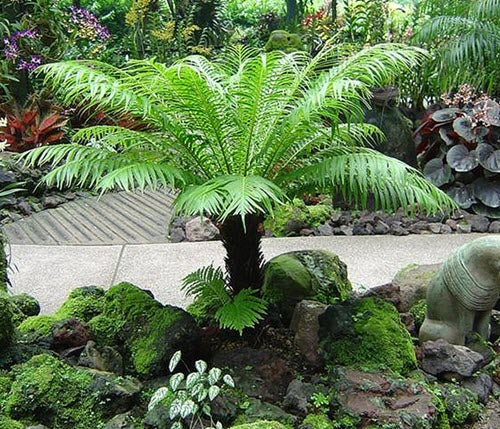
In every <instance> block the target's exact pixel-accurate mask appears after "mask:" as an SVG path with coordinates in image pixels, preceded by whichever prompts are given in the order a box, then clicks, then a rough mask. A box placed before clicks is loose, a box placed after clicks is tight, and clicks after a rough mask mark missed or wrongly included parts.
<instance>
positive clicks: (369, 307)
mask: <svg viewBox="0 0 500 429" xmlns="http://www.w3.org/2000/svg"><path fill="white" fill-rule="evenodd" d="M319 323H320V339H321V346H322V349H323V351H324V358H325V363H326V364H327V365H343V366H349V367H354V368H360V369H361V368H362V369H373V370H383V369H387V370H392V371H394V372H396V373H400V374H406V373H408V372H409V371H411V370H413V369H415V368H416V362H417V361H416V356H415V349H414V347H413V343H412V339H411V337H410V334H409V333H408V331H407V330H406V328H405V326H404V325H403V324H402V323H401V321H400V318H399V314H398V312H397V310H396V308H395V307H394V306H393V305H392V304H390V303H388V302H386V301H382V300H379V299H375V298H357V299H351V300H348V301H346V302H343V303H340V304H334V305H331V306H329V307H328V308H327V310H326V311H325V312H324V313H323V314H322V315H321V316H319Z"/></svg>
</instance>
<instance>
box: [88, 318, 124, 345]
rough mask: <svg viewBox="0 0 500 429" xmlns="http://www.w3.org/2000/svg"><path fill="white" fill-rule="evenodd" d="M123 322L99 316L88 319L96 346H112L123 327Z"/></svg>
mask: <svg viewBox="0 0 500 429" xmlns="http://www.w3.org/2000/svg"><path fill="white" fill-rule="evenodd" d="M123 323H124V321H123V320H120V319H115V318H112V317H108V316H105V315H104V314H99V315H98V316H96V317H94V318H92V319H90V321H89V323H88V325H89V327H90V330H91V331H92V333H93V334H94V336H95V339H96V342H97V344H99V345H101V346H112V345H114V344H115V343H116V341H117V335H118V333H119V332H120V330H121V329H122V327H123Z"/></svg>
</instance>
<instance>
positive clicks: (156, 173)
mask: <svg viewBox="0 0 500 429" xmlns="http://www.w3.org/2000/svg"><path fill="white" fill-rule="evenodd" d="M343 52H344V50H343V46H342V45H334V44H333V43H332V42H327V43H326V44H325V46H324V48H323V49H322V50H321V51H320V52H319V53H318V55H316V56H315V57H314V58H313V59H311V58H310V57H309V56H308V55H307V54H305V53H302V52H297V53H291V54H283V53H281V52H270V53H259V52H255V51H253V50H251V49H248V48H243V47H236V48H234V49H230V50H228V51H227V52H226V53H225V54H224V55H221V56H220V57H219V59H217V60H215V61H210V60H207V59H206V58H204V57H201V56H190V57H188V58H185V59H183V60H181V61H179V62H178V63H176V64H175V65H173V66H169V67H167V66H165V65H164V64H161V63H158V62H155V61H154V60H141V61H131V62H130V63H129V64H128V65H127V66H126V67H124V68H122V69H118V68H115V67H113V66H110V65H108V64H104V63H100V62H97V61H68V62H61V63H55V64H49V65H45V66H42V67H41V68H40V69H39V73H42V74H43V75H44V76H45V85H46V86H47V87H50V88H52V89H53V91H54V92H55V93H56V94H57V95H58V96H59V97H60V98H61V99H62V101H63V102H64V103H67V104H73V105H75V104H76V105H78V106H79V107H81V108H82V109H85V110H88V111H93V110H96V111H97V110H103V111H105V112H107V113H109V114H114V115H122V114H128V115H130V116H131V117H134V118H140V120H141V121H142V123H143V124H144V126H143V128H142V130H141V131H138V130H131V129H128V128H123V127H119V126H102V125H101V126H94V127H90V128H85V129H82V130H80V131H78V132H77V133H76V134H75V135H74V137H73V140H74V141H73V142H72V143H70V144H61V145H58V146H53V147H44V148H37V149H34V150H33V151H31V152H29V153H28V154H27V155H25V156H24V160H25V162H26V163H28V164H31V165H33V164H46V163H51V164H53V166H54V168H53V169H52V171H51V172H50V173H49V174H48V175H47V176H46V177H45V181H46V182H47V183H49V184H56V185H59V186H63V185H64V184H68V183H75V182H76V183H79V184H84V183H85V184H86V185H89V186H92V187H94V188H97V189H99V190H101V191H103V192H104V191H107V190H112V189H115V188H121V189H125V190H132V189H145V188H148V187H150V188H158V187H161V186H165V187H166V186H172V187H175V188H177V189H178V190H179V194H178V196H177V198H176V200H175V203H174V207H175V209H176V211H177V213H182V214H185V215H196V214H201V215H204V216H209V217H211V218H213V219H215V220H217V221H218V222H219V225H220V230H221V237H222V241H223V244H224V246H225V249H226V251H227V256H226V259H225V272H222V271H221V270H219V271H217V272H215V271H216V270H206V271H205V273H204V274H205V276H203V275H200V276H199V278H198V279H197V280H195V281H194V282H191V286H192V287H191V288H190V289H191V293H192V294H193V295H194V296H195V297H200V298H201V299H203V300H204V301H205V302H208V303H210V306H209V309H210V310H211V311H215V312H218V320H219V323H220V325H221V326H222V327H225V328H232V329H236V330H238V331H240V332H241V331H242V329H243V328H245V327H248V326H253V325H254V324H255V323H256V321H257V320H258V319H259V318H261V317H262V315H263V313H264V311H265V303H264V302H263V300H262V298H261V297H260V296H259V292H260V288H261V285H262V268H263V261H264V259H263V255H262V252H261V248H260V244H261V231H262V227H261V222H262V220H263V217H264V216H265V215H268V214H270V215H272V213H273V207H275V206H276V205H280V204H282V203H283V202H284V201H285V200H286V199H287V198H288V197H289V196H293V195H301V194H302V193H303V192H305V191H308V192H311V191H312V192H326V193H330V192H332V191H334V192H337V193H341V194H343V195H344V197H345V198H346V199H348V200H351V202H353V203H358V204H360V205H364V204H365V203H366V201H367V198H368V195H370V194H371V195H372V197H373V200H374V201H375V204H376V205H377V206H378V207H380V208H382V209H385V210H391V209H395V208H398V207H404V208H407V207H409V208H410V210H417V209H418V210H426V211H429V212H436V211H439V210H444V209H448V208H451V207H453V206H454V203H453V202H452V200H451V199H450V198H449V197H448V196H447V195H446V194H445V193H443V192H442V191H440V190H439V189H438V188H436V187H435V186H434V185H432V184H431V183H430V182H428V181H427V180H426V179H425V178H424V177H423V176H422V175H421V173H419V172H418V171H417V170H415V169H413V168H411V167H409V166H408V165H406V164H404V163H402V162H400V161H398V160H396V159H394V158H390V157H387V156H384V155H382V154H381V153H378V152H376V151H374V150H372V149H370V148H369V147H367V144H369V143H370V142H371V141H373V139H376V138H378V137H379V136H380V134H381V133H380V131H379V130H378V129H377V128H376V127H374V126H371V125H368V124H364V123H362V122H361V118H362V113H363V107H364V106H365V105H366V103H367V102H368V100H369V99H370V97H371V88H373V87H380V86H383V85H385V84H387V83H389V82H391V81H393V80H394V79H395V78H396V77H397V76H399V75H401V74H404V73H410V72H411V69H412V67H414V66H416V65H418V64H419V62H420V61H421V60H422V58H423V57H424V55H425V53H424V52H423V51H422V50H419V49H418V48H412V47H408V46H405V45H399V44H382V45H377V46H373V47H369V48H365V49H363V50H361V51H359V52H357V53H355V54H345V55H344V54H343ZM213 284H216V285H217V287H213Z"/></svg>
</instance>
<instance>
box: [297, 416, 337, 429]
mask: <svg viewBox="0 0 500 429" xmlns="http://www.w3.org/2000/svg"><path fill="white" fill-rule="evenodd" d="M332 427H333V423H332V421H331V420H330V419H329V418H328V416H326V415H324V414H309V415H308V416H306V418H305V419H304V421H303V422H302V424H301V425H300V429H332Z"/></svg>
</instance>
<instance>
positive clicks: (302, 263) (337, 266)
mask: <svg viewBox="0 0 500 429" xmlns="http://www.w3.org/2000/svg"><path fill="white" fill-rule="evenodd" d="M263 289H264V295H265V297H266V298H267V299H269V300H270V301H272V302H280V301H283V300H289V299H293V300H294V301H297V300H301V299H314V300H316V301H319V302H322V303H324V304H333V303H335V302H338V301H344V300H345V299H346V298H347V297H348V296H349V293H350V291H351V290H352V285H351V283H350V282H349V280H348V278H347V267H346V265H345V264H344V263H343V262H342V261H340V259H339V257H338V256H337V255H335V254H334V253H331V252H327V251H323V250H304V251H299V252H289V253H284V254H282V255H279V256H276V257H275V258H273V259H271V260H270V261H269V263H268V264H267V266H266V268H265V273H264V286H263Z"/></svg>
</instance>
